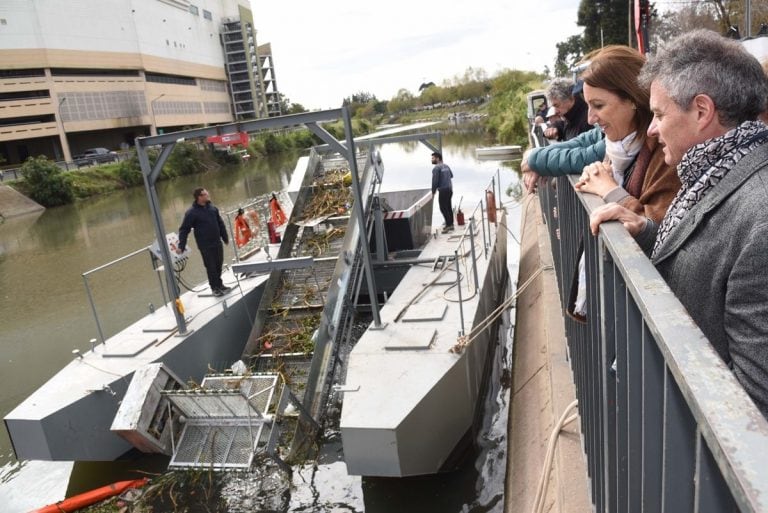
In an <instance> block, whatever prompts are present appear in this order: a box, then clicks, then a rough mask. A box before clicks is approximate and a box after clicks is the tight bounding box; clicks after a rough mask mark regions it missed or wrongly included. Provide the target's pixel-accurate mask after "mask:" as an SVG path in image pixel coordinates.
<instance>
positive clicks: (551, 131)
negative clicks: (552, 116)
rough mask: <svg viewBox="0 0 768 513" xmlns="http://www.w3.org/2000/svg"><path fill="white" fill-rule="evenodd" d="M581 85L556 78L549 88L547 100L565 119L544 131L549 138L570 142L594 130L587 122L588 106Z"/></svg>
mask: <svg viewBox="0 0 768 513" xmlns="http://www.w3.org/2000/svg"><path fill="white" fill-rule="evenodd" d="M578 86H580V84H576V85H574V83H573V81H572V80H570V79H567V78H555V79H553V80H552V82H550V84H549V87H547V92H546V95H547V100H548V101H549V105H551V106H552V107H554V108H555V112H556V114H557V115H558V116H561V117H562V118H563V119H562V121H561V122H559V123H558V124H556V125H555V126H553V127H551V128H548V129H547V130H545V131H544V136H545V137H547V138H556V139H557V140H558V141H568V140H570V139H573V138H574V137H576V136H577V135H579V134H581V133H584V132H588V131H589V130H592V128H594V127H593V126H592V125H590V124H589V121H588V120H587V104H586V102H584V99H583V98H582V97H581V90H580V88H579V87H578Z"/></svg>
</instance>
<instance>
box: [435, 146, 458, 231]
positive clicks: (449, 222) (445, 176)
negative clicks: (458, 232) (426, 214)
mask: <svg viewBox="0 0 768 513" xmlns="http://www.w3.org/2000/svg"><path fill="white" fill-rule="evenodd" d="M432 165H433V166H434V167H433V168H432V194H433V195H434V194H435V192H437V193H438V195H437V203H438V205H440V213H441V214H443V219H445V224H443V233H448V232H452V231H453V206H451V198H453V182H452V181H451V179H452V178H453V171H451V168H450V167H448V166H447V165H446V164H443V155H442V154H441V153H440V152H438V151H436V152H434V153H433V154H432Z"/></svg>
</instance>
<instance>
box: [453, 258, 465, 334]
mask: <svg viewBox="0 0 768 513" xmlns="http://www.w3.org/2000/svg"><path fill="white" fill-rule="evenodd" d="M453 261H454V262H455V263H456V290H458V291H459V317H460V318H461V333H460V335H464V304H463V303H462V301H461V270H460V269H459V250H458V249H456V250H454V252H453Z"/></svg>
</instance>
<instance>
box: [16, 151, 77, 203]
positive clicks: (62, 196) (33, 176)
mask: <svg viewBox="0 0 768 513" xmlns="http://www.w3.org/2000/svg"><path fill="white" fill-rule="evenodd" d="M21 175H22V176H23V177H24V181H25V182H26V183H27V186H28V187H29V189H30V196H31V197H32V199H33V200H35V201H37V202H38V203H40V204H41V205H43V206H45V207H58V206H60V205H66V204H67V203H72V200H73V199H74V193H73V191H72V185H71V184H70V182H69V181H68V180H67V178H66V177H65V176H64V174H63V173H62V171H61V169H60V168H59V166H57V165H56V164H55V163H53V162H51V161H50V160H48V159H47V158H45V157H44V156H39V157H30V158H29V159H27V160H26V162H24V164H23V165H22V166H21Z"/></svg>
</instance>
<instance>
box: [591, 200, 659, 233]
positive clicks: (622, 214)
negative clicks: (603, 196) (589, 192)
mask: <svg viewBox="0 0 768 513" xmlns="http://www.w3.org/2000/svg"><path fill="white" fill-rule="evenodd" d="M608 221H618V222H620V223H621V224H623V225H624V228H625V229H626V230H627V231H628V232H629V234H630V235H631V236H633V237H635V236H636V235H637V234H639V233H640V232H641V231H643V228H645V223H646V222H648V220H647V219H646V218H645V217H643V216H641V215H638V214H636V213H634V212H633V211H631V210H629V209H628V208H624V207H622V206H621V205H619V204H618V203H608V204H606V205H601V206H599V207H597V208H596V209H595V210H593V211H592V213H591V214H590V215H589V229H590V230H591V231H592V235H597V234H598V232H599V231H600V225H601V224H603V223H605V222H608Z"/></svg>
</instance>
